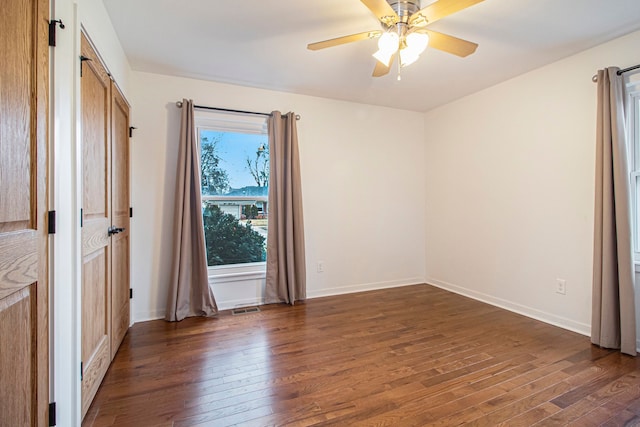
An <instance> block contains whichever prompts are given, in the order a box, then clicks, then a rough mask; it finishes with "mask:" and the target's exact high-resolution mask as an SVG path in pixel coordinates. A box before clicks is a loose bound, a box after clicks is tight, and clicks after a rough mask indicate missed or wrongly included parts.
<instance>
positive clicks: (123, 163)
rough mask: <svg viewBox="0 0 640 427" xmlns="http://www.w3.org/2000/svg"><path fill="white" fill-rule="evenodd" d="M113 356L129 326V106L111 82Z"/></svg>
mask: <svg viewBox="0 0 640 427" xmlns="http://www.w3.org/2000/svg"><path fill="white" fill-rule="evenodd" d="M111 150H112V154H111V155H112V162H111V183H112V195H111V203H112V205H111V225H112V227H113V228H114V229H115V230H116V231H117V230H121V231H119V232H118V233H117V234H113V235H112V237H111V260H112V261H111V359H113V357H114V356H115V354H116V352H117V351H118V347H119V346H120V343H121V342H122V339H123V338H124V335H125V334H126V333H127V329H129V244H130V243H129V236H130V234H129V206H131V205H130V204H129V105H128V104H127V102H126V101H125V99H124V96H122V94H121V93H120V91H119V90H118V87H117V86H116V85H115V84H114V83H113V82H112V83H111Z"/></svg>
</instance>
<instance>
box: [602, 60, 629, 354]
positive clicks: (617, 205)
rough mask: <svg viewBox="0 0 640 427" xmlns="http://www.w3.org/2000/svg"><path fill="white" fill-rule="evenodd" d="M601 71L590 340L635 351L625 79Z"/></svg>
mask: <svg viewBox="0 0 640 427" xmlns="http://www.w3.org/2000/svg"><path fill="white" fill-rule="evenodd" d="M617 71H618V68H615V67H614V68H607V69H606V70H600V71H598V117H597V119H598V122H597V135H596V198H595V234H594V262H593V300H592V301H593V302H592V305H593V307H592V315H591V342H592V343H594V344H597V345H599V346H601V347H606V348H615V349H620V350H621V351H622V352H623V353H626V354H630V355H632V356H635V355H636V320H635V303H634V301H635V297H634V270H633V261H632V246H631V214H630V212H631V210H630V203H629V200H630V198H629V195H630V191H629V165H628V163H627V145H626V140H625V126H624V120H625V119H624V82H623V79H622V77H621V76H618V75H617V74H616V72H617Z"/></svg>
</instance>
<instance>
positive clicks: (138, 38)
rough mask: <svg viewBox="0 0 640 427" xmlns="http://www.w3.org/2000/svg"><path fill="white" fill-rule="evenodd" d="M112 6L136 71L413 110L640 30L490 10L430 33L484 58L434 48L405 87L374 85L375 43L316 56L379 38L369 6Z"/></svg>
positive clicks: (481, 7)
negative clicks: (319, 46) (316, 47)
mask: <svg viewBox="0 0 640 427" xmlns="http://www.w3.org/2000/svg"><path fill="white" fill-rule="evenodd" d="M103 1H104V4H105V7H106V9H107V11H108V13H109V15H110V16H111V20H112V22H113V26H114V27H115V30H116V33H117V34H118V37H119V38H120V42H121V43H122V46H123V48H124V50H125V52H126V54H127V57H128V59H129V62H130V64H131V66H132V67H133V69H134V70H138V71H147V72H154V73H160V74H168V75H175V76H185V77H196V78H201V79H205V80H213V81H217V82H225V83H234V84H239V85H244V86H253V87H259V88H265V89H273V90H280V91H286V92H293V93H299V94H305V95H314V96H321V97H327V98H333V99H341V100H347V101H354V102H360V103H365V104H374V105H384V106H389V107H395V108H402V109H407V110H413V111H427V110H429V109H431V108H434V107H436V106H438V105H442V104H445V103H447V102H450V101H452V100H455V99H457V98H460V97H462V96H465V95H468V94H470V93H473V92H477V91H479V90H481V89H483V88H486V87H488V86H491V85H493V84H496V83H498V82H500V81H504V80H506V79H508V78H511V77H514V76H516V75H518V74H521V73H524V72H526V71H528V70H532V69H534V68H537V67H540V66H542V65H545V64H548V63H551V62H554V61H556V60H558V59H560V58H563V57H566V56H569V55H572V54H574V53H577V52H580V51H582V50H585V49H588V48H590V47H593V46H596V45H598V44H601V43H603V42H605V41H608V40H611V39H614V38H617V37H619V36H622V35H624V34H627V33H630V32H632V31H635V30H638V29H640V0H485V1H484V2H482V3H479V4H477V5H475V6H472V7H470V8H468V9H465V10H463V11H461V12H459V13H457V14H454V15H451V16H448V17H446V18H444V19H442V20H441V21H438V22H435V23H434V24H432V25H431V26H430V28H431V29H433V30H437V31H440V32H443V33H447V34H450V35H453V36H456V37H460V38H463V39H467V40H470V41H473V42H476V43H478V44H479V45H480V46H479V47H478V50H477V51H476V53H474V54H473V55H471V56H469V57H467V58H459V57H456V56H453V55H450V54H447V53H443V52H440V51H437V50H435V49H427V51H425V53H423V54H422V56H421V58H420V59H419V60H418V62H416V63H414V64H413V65H411V66H409V67H406V68H403V70H402V80H401V81H397V79H396V75H395V74H396V73H395V71H392V72H391V73H390V74H389V75H387V76H385V77H381V78H373V77H371V72H372V71H373V67H374V64H375V60H374V59H373V58H372V56H371V54H372V53H373V52H374V51H375V50H376V41H375V40H365V41H361V42H357V43H351V44H348V45H342V46H337V47H333V48H329V49H324V50H320V51H315V52H312V51H309V50H307V49H306V45H307V44H308V43H311V42H315V41H321V40H325V39H329V38H334V37H338V36H342V35H348V34H353V33H358V32H362V31H368V30H376V29H379V25H378V22H377V20H376V18H375V17H374V16H373V14H371V12H369V10H368V9H367V8H366V7H365V6H364V5H363V4H362V3H361V2H360V1H359V0H299V1H294V0H241V1H223V0H186V1H185V0H181V1H180V0H134V1H132V0H103ZM428 3H429V1H427V0H423V6H425V5H426V4H428ZM608 65H619V66H621V67H623V66H627V65H634V64H602V66H608ZM595 71H596V70H594V72H595Z"/></svg>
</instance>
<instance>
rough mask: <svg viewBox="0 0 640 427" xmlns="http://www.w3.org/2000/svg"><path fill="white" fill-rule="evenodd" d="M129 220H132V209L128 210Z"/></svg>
mask: <svg viewBox="0 0 640 427" xmlns="http://www.w3.org/2000/svg"><path fill="white" fill-rule="evenodd" d="M129 218H133V208H129Z"/></svg>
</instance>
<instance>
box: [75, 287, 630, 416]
mask: <svg viewBox="0 0 640 427" xmlns="http://www.w3.org/2000/svg"><path fill="white" fill-rule="evenodd" d="M261 310H262V311H261V312H260V313H254V314H245V315H240V316H233V315H231V313H230V312H223V313H221V314H220V315H219V317H218V318H215V319H200V318H193V319H187V320H184V321H182V322H179V323H167V322H164V321H152V322H145V323H139V324H136V325H134V326H133V327H132V328H131V329H130V331H129V332H128V334H127V336H126V338H125V340H124V342H123V344H122V347H121V348H120V350H119V352H118V354H117V355H116V358H115V359H114V362H113V364H112V366H111V368H110V369H109V372H108V373H107V375H106V377H105V379H104V382H103V384H102V386H101V388H100V390H99V391H98V394H97V396H96V398H95V401H94V402H93V405H92V407H91V409H90V410H89V412H88V413H87V416H86V417H85V420H84V423H83V426H229V425H239V426H272V425H291V426H310V425H335V426H352V425H366V426H426V425H441V426H452V425H460V424H465V425H477V426H497V425H507V426H531V425H575V426H598V425H603V426H623V425H627V426H630V425H640V422H639V420H640V369H639V368H640V358H632V357H628V356H623V355H620V354H619V353H618V352H615V351H609V350H604V349H600V348H598V347H595V346H592V345H591V344H590V342H589V339H588V338H587V337H584V336H581V335H578V334H575V333H572V332H568V331H566V330H563V329H560V328H556V327H554V326H550V325H547V324H545V323H542V322H538V321H536V320H532V319H529V318H527V317H523V316H519V315H517V314H513V313H510V312H508V311H505V310H502V309H499V308H495V307H493V306H490V305H486V304H483V303H480V302H477V301H474V300H471V299H468V298H465V297H462V296H459V295H456V294H452V293H449V292H446V291H443V290H440V289H438V288H434V287H431V286H428V285H417V286H407V287H403V288H395V289H388V290H381V291H372V292H365V293H359V294H350V295H343V296H337V297H328V298H320V299H313V300H309V301H307V302H306V303H304V304H300V305H296V306H293V307H290V306H284V305H271V306H265V307H261Z"/></svg>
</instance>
